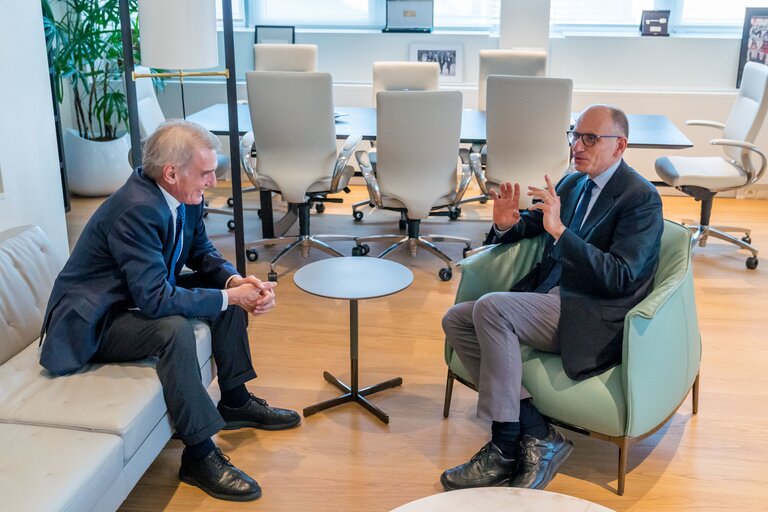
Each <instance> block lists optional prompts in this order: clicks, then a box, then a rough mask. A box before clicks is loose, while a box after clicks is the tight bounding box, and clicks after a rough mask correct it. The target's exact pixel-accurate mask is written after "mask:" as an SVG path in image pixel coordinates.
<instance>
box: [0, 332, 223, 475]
mask: <svg viewBox="0 0 768 512" xmlns="http://www.w3.org/2000/svg"><path fill="white" fill-rule="evenodd" d="M192 322H193V325H194V329H195V335H196V337H197V342H198V343H197V353H198V363H199V365H200V367H203V366H204V365H205V364H206V363H207V362H208V359H209V357H210V354H211V336H210V329H209V328H208V325H207V324H205V323H203V322H201V321H199V320H192ZM0 382H2V386H1V387H0V422H3V421H4V422H12V423H25V424H29V425H45V426H53V427H61V428H70V429H81V430H88V431H95V432H103V433H108V434H114V435H117V436H119V437H121V438H122V440H123V449H124V453H123V458H124V459H125V461H128V460H129V459H130V458H131V456H132V455H133V453H134V452H135V451H136V449H137V448H138V447H139V446H140V445H141V443H142V442H143V441H144V439H145V438H146V437H147V436H148V435H149V433H150V432H151V431H152V429H153V428H155V426H156V425H157V423H158V422H159V421H161V420H162V418H163V416H164V415H165V414H166V406H165V400H164V399H163V394H162V390H161V386H160V381H159V380H158V379H157V372H156V371H155V368H154V360H153V359H148V360H145V361H140V362H135V363H121V364H107V365H88V366H86V367H85V368H83V369H81V370H80V371H78V372H76V373H73V374H71V375H66V376H63V377H55V376H52V374H50V373H48V372H47V371H46V370H45V369H43V368H42V367H41V366H40V365H39V363H38V349H37V343H33V344H32V345H30V346H29V347H27V349H25V350H24V351H23V352H21V353H20V354H18V355H17V356H16V357H14V358H13V359H11V360H9V361H8V362H6V363H5V364H4V365H2V366H0ZM205 384H206V385H207V384H208V382H206V383H205Z"/></svg>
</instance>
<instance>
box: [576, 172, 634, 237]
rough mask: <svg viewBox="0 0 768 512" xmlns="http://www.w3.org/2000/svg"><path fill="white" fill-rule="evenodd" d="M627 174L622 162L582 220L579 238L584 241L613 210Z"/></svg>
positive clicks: (622, 189)
mask: <svg viewBox="0 0 768 512" xmlns="http://www.w3.org/2000/svg"><path fill="white" fill-rule="evenodd" d="M628 172H629V170H628V168H627V164H625V163H624V161H623V160H622V161H621V164H620V165H619V167H618V169H616V172H615V173H614V174H613V176H611V179H610V180H608V183H606V184H605V188H604V189H603V191H602V192H601V193H600V196H599V197H598V198H597V201H595V205H594V206H593V207H592V210H591V211H590V212H589V215H587V218H586V219H585V220H584V224H583V226H582V228H581V233H582V237H581V238H583V239H584V240H586V239H587V238H588V237H589V235H590V233H591V232H592V230H593V229H594V228H595V226H597V224H598V223H599V222H600V221H601V220H603V218H604V217H605V216H606V215H607V214H608V212H610V211H611V209H613V205H614V204H615V202H616V197H617V196H619V195H621V193H622V192H623V191H624V188H625V186H624V185H625V183H626V181H627V173H628Z"/></svg>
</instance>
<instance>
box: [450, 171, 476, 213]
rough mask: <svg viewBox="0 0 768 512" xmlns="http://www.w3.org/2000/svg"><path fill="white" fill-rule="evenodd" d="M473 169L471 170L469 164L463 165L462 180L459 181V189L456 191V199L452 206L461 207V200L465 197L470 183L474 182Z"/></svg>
mask: <svg viewBox="0 0 768 512" xmlns="http://www.w3.org/2000/svg"><path fill="white" fill-rule="evenodd" d="M472 175H473V173H472V169H471V168H470V166H469V164H465V163H462V164H461V180H460V181H459V188H458V190H457V191H456V197H455V198H454V200H453V204H452V205H451V206H459V204H461V200H462V198H463V197H464V193H465V192H466V191H467V189H468V188H469V182H470V181H471V180H472Z"/></svg>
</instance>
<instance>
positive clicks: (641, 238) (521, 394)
mask: <svg viewBox="0 0 768 512" xmlns="http://www.w3.org/2000/svg"><path fill="white" fill-rule="evenodd" d="M628 134H629V128H628V123H627V118H626V116H625V115H624V113H623V112H621V111H620V110H619V109H616V108H614V107H609V106H605V105H594V106H591V107H589V108H587V109H586V110H585V111H584V112H582V113H581V115H580V116H579V117H578V119H577V120H576V125H575V127H574V129H573V130H572V131H570V132H568V141H569V143H570V144H571V149H572V153H573V163H574V165H575V168H576V171H578V172H575V173H570V174H568V175H566V176H565V177H564V178H563V179H562V180H560V182H559V183H558V184H557V187H554V186H553V184H552V182H551V180H550V179H549V177H548V176H545V180H546V183H547V186H546V188H538V187H529V192H528V194H529V195H531V196H533V198H534V199H536V200H538V202H534V204H533V205H532V206H531V207H530V208H528V211H525V212H522V213H521V212H520V211H519V210H518V207H519V201H520V187H519V185H518V184H515V185H514V186H513V185H512V184H510V183H505V184H502V185H501V187H500V192H499V193H496V192H495V191H493V192H491V197H492V199H493V201H494V203H493V221H494V225H493V228H492V229H491V232H490V233H489V235H488V239H487V240H486V243H514V242H517V241H519V240H521V239H523V238H533V237H537V236H539V235H542V234H545V236H546V242H545V246H544V252H543V259H542V262H541V263H540V264H539V265H538V266H536V267H535V268H534V269H533V270H532V271H531V272H530V273H529V274H528V275H526V276H525V277H523V279H521V280H520V282H518V283H517V284H515V286H514V287H513V288H512V291H510V292H500V293H489V294H487V295H484V296H483V297H481V298H480V299H478V300H477V301H472V302H464V303H460V304H456V305H455V306H453V307H452V308H451V309H450V310H448V312H447V313H446V315H445V316H444V318H443V329H444V330H445V333H446V339H447V342H448V343H449V344H450V345H451V346H452V347H453V348H454V350H456V352H457V353H458V355H459V357H460V359H461V361H462V363H464V365H465V366H466V368H467V370H468V371H469V373H470V375H471V376H472V379H473V380H474V382H475V383H476V384H477V387H478V407H477V411H478V417H480V418H482V419H487V420H491V422H492V423H491V441H490V442H488V443H487V444H486V445H485V446H484V447H483V448H482V449H481V450H480V451H479V452H478V453H477V454H476V455H475V456H474V457H472V459H471V460H470V461H469V462H466V463H464V464H461V465H459V466H457V467H455V468H452V469H449V470H447V471H445V472H444V473H443V474H442V476H441V477H440V481H441V483H442V484H443V486H444V487H445V488H446V489H461V488H466V487H479V486H493V485H511V486H515V487H528V488H537V489H542V488H544V487H545V486H546V485H547V483H549V481H550V480H551V479H552V477H553V476H554V475H555V473H556V472H557V469H558V468H559V467H560V465H561V464H562V463H563V462H564V461H565V459H566V457H567V456H568V455H569V454H570V452H571V450H572V449H573V445H572V443H571V442H570V441H568V440H566V439H565V438H564V437H563V435H562V434H560V433H559V432H558V431H557V430H555V429H554V428H552V427H551V426H550V425H549V424H548V423H547V422H546V421H545V420H544V418H543V417H542V416H541V414H539V412H538V411H537V410H536V408H535V407H534V406H533V404H532V400H531V397H530V394H528V392H527V391H526V390H525V388H523V387H522V383H521V379H522V362H521V356H520V343H523V344H525V345H528V346H531V347H533V348H535V349H537V350H543V351H547V352H555V353H560V354H561V356H562V361H563V367H564V369H565V372H566V374H567V375H568V376H569V377H570V378H572V379H576V380H580V379H585V378H588V377H591V376H593V375H597V374H599V373H602V372H604V371H605V370H607V369H608V368H611V367H612V366H615V365H616V364H618V363H619V362H620V360H621V343H622V330H623V323H624V317H625V316H626V313H627V312H628V311H629V310H630V309H631V308H632V307H634V306H635V305H636V304H638V303H639V302H640V301H641V300H642V299H643V298H645V297H646V296H647V295H648V293H649V292H650V290H651V287H652V285H653V277H654V274H655V272H656V267H657V265H658V259H659V247H660V241H661V234H662V230H663V218H662V210H661V200H660V198H659V195H658V193H657V192H656V190H655V188H654V187H653V185H651V184H650V183H649V182H648V181H646V180H645V179H644V178H642V177H641V176H640V175H639V174H637V173H636V172H635V171H634V170H633V169H631V168H630V167H629V166H628V165H627V164H626V163H624V160H623V159H622V155H623V153H624V150H625V149H626V147H627V136H628Z"/></svg>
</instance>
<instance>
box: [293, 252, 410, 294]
mask: <svg viewBox="0 0 768 512" xmlns="http://www.w3.org/2000/svg"><path fill="white" fill-rule="evenodd" d="M293 281H294V282H295V283H296V286H298V287H299V288H301V289H302V290H304V291H305V292H307V293H311V294H312V295H318V296H320V297H326V298H329V299H346V300H356V299H373V298H376V297H384V296H386V295H392V294H393V293H397V292H399V291H400V290H403V289H405V288H407V287H408V286H410V284H411V283H412V282H413V273H411V271H410V270H408V269H407V268H406V267H404V266H402V265H401V264H399V263H395V262H394V261H389V260H383V259H379V258H370V257H365V256H352V257H349V256H348V257H342V258H329V259H325V260H320V261H315V262H313V263H310V264H309V265H305V266H303V267H301V268H300V269H299V270H297V271H296V273H295V274H294V275H293Z"/></svg>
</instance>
